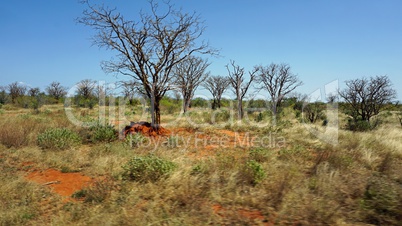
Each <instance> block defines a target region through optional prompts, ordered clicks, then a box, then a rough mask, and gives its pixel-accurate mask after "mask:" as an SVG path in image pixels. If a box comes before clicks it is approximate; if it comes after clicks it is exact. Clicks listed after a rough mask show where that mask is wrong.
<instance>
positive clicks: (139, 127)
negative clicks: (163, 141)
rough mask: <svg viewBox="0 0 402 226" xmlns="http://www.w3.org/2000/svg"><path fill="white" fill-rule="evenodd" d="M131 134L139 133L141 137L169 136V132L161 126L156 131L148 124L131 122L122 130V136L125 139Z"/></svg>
mask: <svg viewBox="0 0 402 226" xmlns="http://www.w3.org/2000/svg"><path fill="white" fill-rule="evenodd" d="M133 133H141V134H143V135H147V136H152V137H155V136H158V135H162V136H163V135H168V134H170V131H169V130H167V129H165V128H163V127H162V126H159V128H158V129H154V128H153V127H152V126H151V123H149V122H131V124H130V125H129V126H126V127H125V128H124V130H123V134H124V137H126V136H127V135H128V134H133Z"/></svg>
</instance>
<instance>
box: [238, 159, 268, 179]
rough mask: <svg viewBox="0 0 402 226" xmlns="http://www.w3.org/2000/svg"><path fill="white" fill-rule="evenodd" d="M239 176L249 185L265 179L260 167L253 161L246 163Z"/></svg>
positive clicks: (265, 175)
mask: <svg viewBox="0 0 402 226" xmlns="http://www.w3.org/2000/svg"><path fill="white" fill-rule="evenodd" d="M241 175H242V176H243V178H244V180H245V181H246V182H248V183H251V184H252V185H257V184H259V183H261V182H262V181H263V180H264V179H265V178H266V177H267V174H266V173H265V171H264V169H263V168H262V165H261V164H260V163H258V162H257V161H255V160H249V161H247V162H246V164H245V166H244V169H243V170H242V173H241ZM244 180H243V181H244Z"/></svg>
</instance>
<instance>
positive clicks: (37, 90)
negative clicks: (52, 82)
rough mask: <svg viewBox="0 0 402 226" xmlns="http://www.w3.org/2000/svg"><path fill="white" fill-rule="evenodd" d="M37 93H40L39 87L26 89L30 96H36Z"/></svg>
mask: <svg viewBox="0 0 402 226" xmlns="http://www.w3.org/2000/svg"><path fill="white" fill-rule="evenodd" d="M39 93H40V89H39V88H38V87H36V88H30V89H29V90H28V95H29V96H31V97H37V96H38V95H39Z"/></svg>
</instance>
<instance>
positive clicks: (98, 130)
mask: <svg viewBox="0 0 402 226" xmlns="http://www.w3.org/2000/svg"><path fill="white" fill-rule="evenodd" d="M118 136H119V134H118V132H117V130H116V129H115V128H114V127H113V126H112V125H108V124H106V125H104V124H101V123H99V122H98V123H96V124H95V125H93V126H91V127H89V137H90V140H91V141H92V142H94V143H96V142H112V141H114V140H117V138H118Z"/></svg>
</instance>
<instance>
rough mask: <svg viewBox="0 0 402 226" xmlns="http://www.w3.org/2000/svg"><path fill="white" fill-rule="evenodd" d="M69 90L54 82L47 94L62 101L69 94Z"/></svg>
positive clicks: (47, 88)
mask: <svg viewBox="0 0 402 226" xmlns="http://www.w3.org/2000/svg"><path fill="white" fill-rule="evenodd" d="M66 90H67V88H65V87H63V86H62V85H61V84H60V82H56V81H55V82H52V83H50V84H49V85H48V86H47V87H46V92H47V94H48V95H49V96H51V97H53V98H54V99H56V100H60V99H61V98H63V97H64V96H65V95H66V94H67V92H66Z"/></svg>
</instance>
